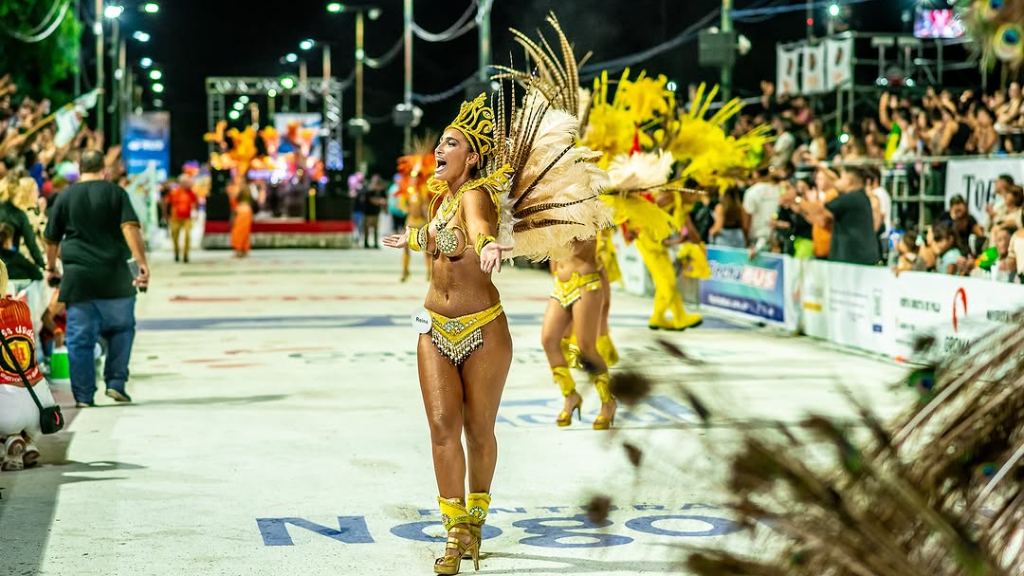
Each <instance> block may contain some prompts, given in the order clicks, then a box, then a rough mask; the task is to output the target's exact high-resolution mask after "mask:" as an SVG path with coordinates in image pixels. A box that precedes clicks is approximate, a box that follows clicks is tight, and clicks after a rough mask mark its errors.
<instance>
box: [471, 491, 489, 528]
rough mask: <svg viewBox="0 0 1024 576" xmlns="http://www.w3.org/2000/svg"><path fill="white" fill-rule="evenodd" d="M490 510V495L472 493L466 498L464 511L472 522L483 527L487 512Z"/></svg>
mask: <svg viewBox="0 0 1024 576" xmlns="http://www.w3.org/2000/svg"><path fill="white" fill-rule="evenodd" d="M490 508H491V495H490V494H487V493H485V492H472V493H470V494H469V495H468V496H466V510H467V511H468V512H469V515H470V517H471V518H472V519H473V520H472V522H473V523H474V524H477V525H483V524H484V523H485V522H487V512H488V511H489V510H490Z"/></svg>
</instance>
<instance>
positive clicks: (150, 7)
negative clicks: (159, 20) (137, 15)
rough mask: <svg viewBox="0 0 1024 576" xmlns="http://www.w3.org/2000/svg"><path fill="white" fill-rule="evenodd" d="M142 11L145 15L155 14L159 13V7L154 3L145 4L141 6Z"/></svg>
mask: <svg viewBox="0 0 1024 576" xmlns="http://www.w3.org/2000/svg"><path fill="white" fill-rule="evenodd" d="M142 11H143V12H145V13H146V14H156V13H157V12H159V11H160V5H159V4H157V3H156V2H146V3H145V4H143V6H142Z"/></svg>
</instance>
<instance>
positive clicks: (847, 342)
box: [800, 260, 896, 356]
mask: <svg viewBox="0 0 1024 576" xmlns="http://www.w3.org/2000/svg"><path fill="white" fill-rule="evenodd" d="M802 280H803V281H802V286H801V291H800V296H801V307H802V308H803V326H804V332H805V333H806V334H807V335H808V336H812V337H814V338H822V339H825V340H828V341H830V342H835V343H836V344H842V345H844V346H852V347H854V348H859V349H861V350H868V351H871V352H876V353H879V354H885V355H887V356H889V355H892V351H893V346H894V344H895V341H896V326H895V324H894V323H893V322H891V321H886V319H887V318H889V319H892V318H893V316H894V312H893V311H894V310H895V305H896V301H895V296H894V294H893V292H894V290H893V288H894V286H893V284H894V283H895V277H894V276H893V273H892V271H890V270H889V269H888V268H876V267H870V266H856V265H853V264H839V263H835V262H826V261H823V260H810V261H808V262H805V263H804V267H803V279H802Z"/></svg>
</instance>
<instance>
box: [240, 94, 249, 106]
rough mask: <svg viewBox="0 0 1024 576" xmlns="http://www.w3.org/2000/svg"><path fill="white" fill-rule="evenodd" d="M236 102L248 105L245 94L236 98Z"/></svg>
mask: <svg viewBox="0 0 1024 576" xmlns="http://www.w3.org/2000/svg"><path fill="white" fill-rule="evenodd" d="M238 101H239V102H241V103H242V104H248V103H249V97H248V96H246V95H245V94H242V95H241V96H239V97H238Z"/></svg>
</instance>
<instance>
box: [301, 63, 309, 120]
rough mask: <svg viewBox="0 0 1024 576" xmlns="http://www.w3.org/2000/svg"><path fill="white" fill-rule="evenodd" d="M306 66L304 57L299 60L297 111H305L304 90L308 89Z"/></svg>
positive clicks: (302, 112)
mask: <svg viewBox="0 0 1024 576" xmlns="http://www.w3.org/2000/svg"><path fill="white" fill-rule="evenodd" d="M308 75H309V74H308V68H307V67H306V59H305V58H303V59H301V60H299V112H300V113H301V114H305V113H306V91H307V90H309V84H308V81H309V78H308Z"/></svg>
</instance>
